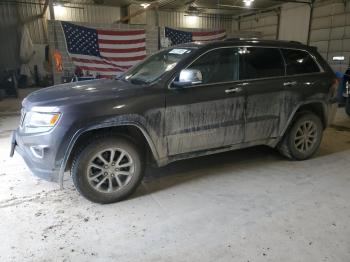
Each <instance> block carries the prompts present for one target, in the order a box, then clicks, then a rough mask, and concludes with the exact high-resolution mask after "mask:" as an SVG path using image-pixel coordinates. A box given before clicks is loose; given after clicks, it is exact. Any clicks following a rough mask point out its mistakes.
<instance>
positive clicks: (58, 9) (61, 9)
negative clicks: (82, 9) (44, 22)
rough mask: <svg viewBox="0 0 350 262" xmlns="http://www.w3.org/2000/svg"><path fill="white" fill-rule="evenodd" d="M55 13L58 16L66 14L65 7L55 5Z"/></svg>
mask: <svg viewBox="0 0 350 262" xmlns="http://www.w3.org/2000/svg"><path fill="white" fill-rule="evenodd" d="M53 8H54V11H55V14H56V15H58V16H62V15H63V14H64V11H65V10H64V6H63V5H62V4H59V3H57V4H55V5H54V7H53Z"/></svg>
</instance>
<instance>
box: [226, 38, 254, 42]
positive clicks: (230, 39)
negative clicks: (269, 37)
mask: <svg viewBox="0 0 350 262" xmlns="http://www.w3.org/2000/svg"><path fill="white" fill-rule="evenodd" d="M258 39H259V38H258V37H230V38H226V39H225V41H237V40H258Z"/></svg>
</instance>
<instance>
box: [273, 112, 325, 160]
mask: <svg viewBox="0 0 350 262" xmlns="http://www.w3.org/2000/svg"><path fill="white" fill-rule="evenodd" d="M305 129H307V130H308V131H306V132H304V133H305V136H306V137H307V140H304V136H303V135H302V134H303V133H302V131H303V130H305ZM322 135H323V124H322V122H321V120H320V118H319V117H318V116H316V115H315V114H313V113H304V114H301V115H298V117H297V118H296V119H295V121H293V123H292V125H291V126H290V128H289V129H288V130H287V131H286V133H285V135H284V137H283V139H282V141H281V142H280V143H279V145H278V146H277V149H278V151H279V152H280V153H281V154H282V155H284V156H285V157H287V158H289V159H292V160H305V159H308V158H310V157H311V156H313V155H314V154H315V153H316V151H317V150H318V148H319V146H320V144H321V140H322ZM304 141H308V142H304ZM311 141H312V142H311Z"/></svg>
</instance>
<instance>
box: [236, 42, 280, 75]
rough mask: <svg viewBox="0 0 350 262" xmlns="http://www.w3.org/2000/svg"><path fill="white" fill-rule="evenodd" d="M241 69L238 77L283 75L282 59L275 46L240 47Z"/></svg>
mask: <svg viewBox="0 0 350 262" xmlns="http://www.w3.org/2000/svg"><path fill="white" fill-rule="evenodd" d="M239 54H240V56H241V57H242V58H243V59H241V61H243V70H241V76H240V79H256V78H265V77H275V76H284V70H285V68H284V61H283V58H282V55H281V53H280V51H279V50H278V49H276V48H262V47H241V48H240V49H239Z"/></svg>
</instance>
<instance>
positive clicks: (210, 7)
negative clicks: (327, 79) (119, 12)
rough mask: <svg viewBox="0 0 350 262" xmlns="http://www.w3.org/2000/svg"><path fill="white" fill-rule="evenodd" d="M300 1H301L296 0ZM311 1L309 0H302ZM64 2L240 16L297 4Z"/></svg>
mask: <svg viewBox="0 0 350 262" xmlns="http://www.w3.org/2000/svg"><path fill="white" fill-rule="evenodd" d="M296 1H299V0H296ZM300 1H301V2H302V1H309V0H300ZM64 2H70V3H80V4H102V5H113V6H127V5H130V4H141V3H152V2H158V3H159V6H160V9H163V10H166V9H169V10H178V11H186V10H188V9H189V8H191V7H192V8H193V7H195V8H196V9H197V10H200V12H201V13H216V14H230V15H239V14H241V13H246V12H251V11H260V10H263V9H267V8H271V7H273V6H276V5H278V4H282V3H285V2H295V1H294V0H255V1H254V2H253V3H252V5H251V6H250V7H249V8H248V7H246V6H245V5H244V2H243V0H158V1H150V0H140V1H137V0H66V1H64Z"/></svg>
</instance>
